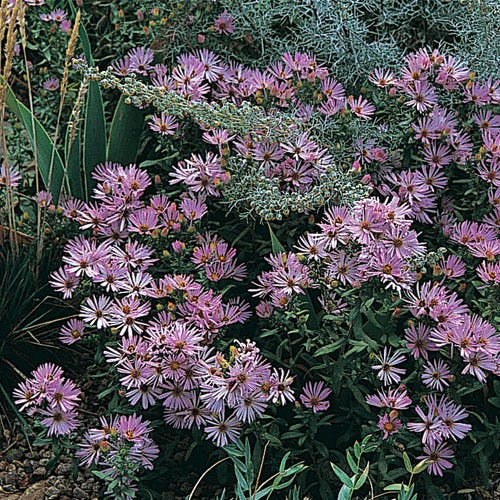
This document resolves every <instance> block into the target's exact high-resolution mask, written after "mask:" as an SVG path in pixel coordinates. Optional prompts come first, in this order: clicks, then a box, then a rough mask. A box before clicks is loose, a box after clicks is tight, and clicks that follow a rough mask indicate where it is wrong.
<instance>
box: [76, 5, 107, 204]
mask: <svg viewBox="0 0 500 500" xmlns="http://www.w3.org/2000/svg"><path fill="white" fill-rule="evenodd" d="M69 5H70V8H71V12H72V13H73V15H75V14H76V7H75V4H74V2H73V1H72V0H71V1H70V4H69ZM78 36H79V38H80V42H81V44H82V48H83V53H84V54H85V59H87V63H88V64H89V66H93V65H94V58H93V57H92V49H91V47H90V40H89V36H88V34H87V31H86V29H85V26H84V25H83V23H80V27H79V29H78ZM105 161H106V119H105V116H104V104H103V101H102V94H101V89H100V87H99V84H98V83H97V82H93V81H91V82H89V87H88V91H87V102H86V105H85V122H84V125H83V169H84V188H85V198H86V199H88V198H89V197H90V193H91V191H92V187H93V185H94V180H93V179H92V172H93V171H94V167H95V166H96V165H98V164H99V163H104V162H105Z"/></svg>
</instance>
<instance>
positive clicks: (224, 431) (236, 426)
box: [205, 414, 241, 447]
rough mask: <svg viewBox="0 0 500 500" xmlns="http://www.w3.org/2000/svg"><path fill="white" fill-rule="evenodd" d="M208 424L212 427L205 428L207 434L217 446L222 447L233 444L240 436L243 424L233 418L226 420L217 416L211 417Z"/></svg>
mask: <svg viewBox="0 0 500 500" xmlns="http://www.w3.org/2000/svg"><path fill="white" fill-rule="evenodd" d="M207 423H208V424H210V425H207V426H206V427H205V432H206V433H207V434H208V437H209V438H210V439H212V441H214V442H215V444H216V445H217V446H220V447H222V446H226V445H227V444H229V443H233V442H235V441H236V440H237V439H238V437H239V435H240V428H241V423H240V422H239V421H238V420H236V418H235V417H233V416H229V417H227V418H224V417H223V416H220V415H217V414H216V415H214V416H212V417H209V418H208V419H207Z"/></svg>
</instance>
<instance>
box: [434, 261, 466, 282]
mask: <svg viewBox="0 0 500 500" xmlns="http://www.w3.org/2000/svg"><path fill="white" fill-rule="evenodd" d="M437 267H438V269H439V270H440V271H441V272H442V273H443V274H444V275H445V276H447V277H448V278H460V276H463V275H464V274H465V270H466V267H465V263H464V261H463V260H462V259H461V258H460V257H457V256H456V255H450V256H449V257H448V258H446V259H445V258H444V257H442V258H441V259H440V260H439V262H438V263H437Z"/></svg>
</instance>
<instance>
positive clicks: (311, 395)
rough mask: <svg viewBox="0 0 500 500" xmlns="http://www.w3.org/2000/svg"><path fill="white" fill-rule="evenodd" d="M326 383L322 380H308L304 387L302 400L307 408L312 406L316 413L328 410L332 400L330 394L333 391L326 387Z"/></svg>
mask: <svg viewBox="0 0 500 500" xmlns="http://www.w3.org/2000/svg"><path fill="white" fill-rule="evenodd" d="M324 385H325V384H324V383H323V382H322V381H320V382H314V383H312V382H307V383H306V385H305V386H304V388H303V393H302V394H301V395H300V400H301V401H302V403H303V405H304V406H305V407H306V408H312V411H313V412H314V413H316V412H318V411H325V410H328V408H329V407H330V401H328V399H327V398H328V396H329V395H330V394H331V393H332V391H331V390H330V389H328V388H326V387H324Z"/></svg>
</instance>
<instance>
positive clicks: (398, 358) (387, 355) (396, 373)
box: [372, 347, 406, 385]
mask: <svg viewBox="0 0 500 500" xmlns="http://www.w3.org/2000/svg"><path fill="white" fill-rule="evenodd" d="M391 351H392V349H391V348H390V347H389V348H388V347H384V351H383V353H382V354H381V355H380V354H379V355H377V356H376V358H377V360H378V361H379V363H380V364H378V365H374V366H372V370H378V373H377V377H378V378H379V379H380V380H382V381H383V383H384V385H390V384H397V383H399V382H400V381H401V376H400V375H404V374H405V373H406V370H405V369H404V368H397V367H396V365H399V364H401V363H404V362H405V361H406V358H405V356H404V355H403V354H401V353H400V352H399V351H396V352H395V353H394V354H391Z"/></svg>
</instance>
